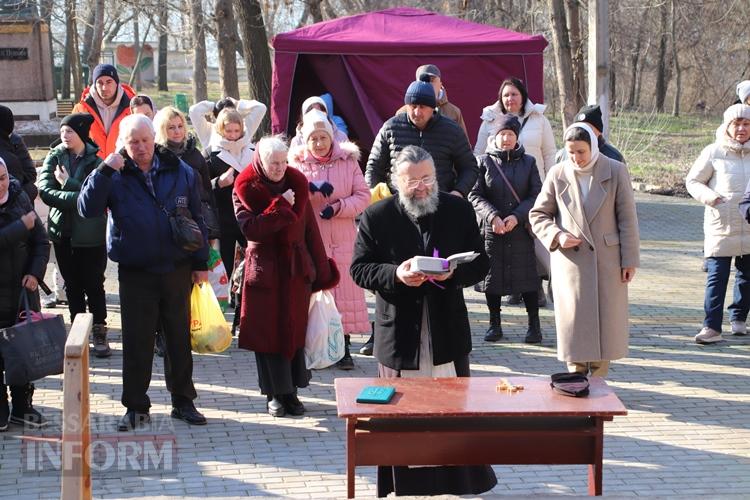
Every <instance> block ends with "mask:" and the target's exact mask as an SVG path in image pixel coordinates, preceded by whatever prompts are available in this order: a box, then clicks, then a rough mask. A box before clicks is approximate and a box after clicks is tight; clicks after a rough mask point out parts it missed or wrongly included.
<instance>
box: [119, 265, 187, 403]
mask: <svg viewBox="0 0 750 500" xmlns="http://www.w3.org/2000/svg"><path fill="white" fill-rule="evenodd" d="M119 278H120V306H121V310H122V404H123V405H124V406H125V407H126V408H127V409H129V410H135V411H140V412H147V411H148V409H149V408H150V407H151V401H150V400H149V397H148V395H147V394H146V393H147V391H148V386H149V384H150V383H151V367H152V363H153V360H154V338H155V337H154V332H155V331H156V329H157V327H158V326H159V324H161V326H162V332H163V334H164V343H165V345H166V349H167V355H166V356H165V357H164V374H165V378H166V382H167V389H168V390H169V392H170V393H171V394H172V404H173V405H175V406H179V405H180V404H183V403H186V402H190V401H192V400H194V399H195V398H196V397H197V394H196V393H195V387H194V386H193V356H192V354H191V352H190V290H191V286H192V279H191V271H190V265H189V264H187V263H185V264H182V265H180V266H178V267H177V268H176V269H175V270H174V271H172V272H170V273H166V274H155V273H149V272H146V271H141V270H132V269H123V268H122V267H121V268H120V269H119Z"/></svg>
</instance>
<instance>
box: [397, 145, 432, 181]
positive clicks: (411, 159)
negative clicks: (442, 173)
mask: <svg viewBox="0 0 750 500" xmlns="http://www.w3.org/2000/svg"><path fill="white" fill-rule="evenodd" d="M423 161H429V162H430V165H432V169H433V170H434V169H435V161H434V160H433V159H432V156H431V155H430V153H428V152H427V150H425V149H422V148H420V147H419V146H406V147H405V148H404V149H402V150H401V151H400V152H399V153H398V155H396V159H395V160H394V161H393V165H392V166H391V175H393V176H395V175H398V167H399V166H401V165H403V164H404V163H408V164H409V165H414V164H416V163H421V162H423Z"/></svg>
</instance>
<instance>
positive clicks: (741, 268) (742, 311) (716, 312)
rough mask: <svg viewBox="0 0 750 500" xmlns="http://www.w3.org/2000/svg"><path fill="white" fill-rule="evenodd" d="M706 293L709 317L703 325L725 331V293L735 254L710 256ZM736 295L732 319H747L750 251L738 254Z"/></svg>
mask: <svg viewBox="0 0 750 500" xmlns="http://www.w3.org/2000/svg"><path fill="white" fill-rule="evenodd" d="M706 267H707V268H708V276H707V278H706V297H705V299H704V302H703V310H704V312H705V314H706V318H705V319H704V320H703V326H707V327H709V328H711V329H713V330H716V331H717V332H721V323H722V318H723V309H724V297H725V296H726V293H727V284H728V283H729V273H731V271H732V257H707V258H706ZM734 267H735V268H736V269H737V272H736V273H735V274H734V298H733V302H732V304H731V305H730V306H729V307H728V308H727V309H728V310H729V321H741V322H743V323H744V322H745V320H746V319H747V313H748V310H750V255H740V256H739V257H735V258H734Z"/></svg>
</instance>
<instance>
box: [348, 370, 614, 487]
mask: <svg viewBox="0 0 750 500" xmlns="http://www.w3.org/2000/svg"><path fill="white" fill-rule="evenodd" d="M506 380H509V381H510V382H511V383H512V384H514V385H522V386H523V387H524V390H522V391H520V392H514V393H511V392H506V391H498V389H497V384H498V382H499V381H500V377H471V378H397V379H377V378H337V379H336V380H335V387H336V406H337V408H338V416H339V417H340V418H345V419H346V485H347V495H348V497H349V498H354V468H355V467H356V466H358V465H385V466H393V465H481V464H505V465H509V464H588V466H589V495H601V494H602V455H603V450H604V421H605V420H612V418H613V417H615V416H617V415H627V410H626V409H625V406H623V404H622V402H621V401H620V400H619V399H618V398H617V396H616V395H615V393H614V392H613V391H612V389H611V388H610V387H609V386H607V384H606V382H604V380H602V379H601V378H596V377H594V378H591V379H590V383H591V387H590V394H589V396H588V397H585V398H573V397H568V396H562V395H560V394H557V393H555V392H554V391H553V390H552V389H551V388H550V385H549V377H506ZM368 385H391V386H394V387H395V388H396V394H395V396H394V397H393V399H392V400H391V402H390V403H389V404H362V403H357V402H356V399H357V394H359V392H360V391H361V390H362V388H363V387H365V386H368Z"/></svg>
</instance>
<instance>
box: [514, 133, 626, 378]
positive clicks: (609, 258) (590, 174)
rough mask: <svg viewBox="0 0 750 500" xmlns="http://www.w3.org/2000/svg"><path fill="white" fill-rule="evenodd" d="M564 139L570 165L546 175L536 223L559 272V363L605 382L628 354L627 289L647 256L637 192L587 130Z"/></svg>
mask: <svg viewBox="0 0 750 500" xmlns="http://www.w3.org/2000/svg"><path fill="white" fill-rule="evenodd" d="M564 140H565V149H566V150H567V151H568V158H569V159H568V160H565V161H564V162H562V163H559V164H557V165H555V166H554V167H552V169H551V170H550V171H549V173H548V174H547V178H546V179H545V180H544V185H543V186H542V192H541V193H540V194H539V196H538V197H537V199H536V203H535V204H534V207H533V208H532V209H531V212H530V213H529V221H530V222H531V225H532V229H533V231H534V233H535V234H536V236H537V237H538V238H539V239H540V240H541V242H542V243H543V244H544V246H545V247H546V248H548V249H549V250H550V254H551V263H552V264H551V266H552V268H553V269H554V270H555V279H554V280H553V281H552V289H553V291H554V294H555V323H556V329H557V358H558V359H559V360H561V361H565V362H566V363H567V365H568V370H570V371H571V372H574V371H575V372H580V373H584V374H587V373H591V375H593V376H600V377H604V376H606V375H607V373H608V370H609V362H610V360H614V359H619V358H622V357H625V356H626V355H627V353H628V339H629V327H628V283H630V281H631V280H632V279H633V276H634V275H635V270H636V267H638V265H639V257H640V251H639V245H640V238H639V236H638V218H637V216H636V208H635V200H634V198H633V188H632V185H631V183H630V175H629V174H628V170H627V167H626V166H625V165H624V164H622V163H620V162H618V161H615V160H612V159H611V158H607V157H606V156H604V155H600V154H599V148H598V147H597V140H596V136H595V135H594V132H593V130H591V128H590V127H589V126H588V125H586V124H585V123H580V122H578V123H574V124H573V125H571V126H570V127H568V129H567V130H566V131H565V135H564Z"/></svg>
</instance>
